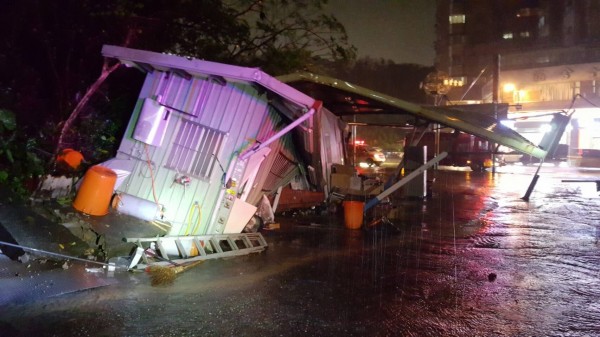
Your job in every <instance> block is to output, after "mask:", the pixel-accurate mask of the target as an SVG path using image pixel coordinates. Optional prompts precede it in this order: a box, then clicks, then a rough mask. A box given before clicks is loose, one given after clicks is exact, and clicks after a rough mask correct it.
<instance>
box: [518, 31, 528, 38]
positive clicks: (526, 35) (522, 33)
mask: <svg viewBox="0 0 600 337" xmlns="http://www.w3.org/2000/svg"><path fill="white" fill-rule="evenodd" d="M519 36H521V37H529V36H531V35H530V34H529V32H528V31H524V32H521V33H520V34H519Z"/></svg>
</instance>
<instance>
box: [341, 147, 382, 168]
mask: <svg viewBox="0 0 600 337" xmlns="http://www.w3.org/2000/svg"><path fill="white" fill-rule="evenodd" d="M348 149H349V151H348V157H349V158H350V160H351V161H352V160H353V159H355V160H354V162H355V165H360V164H361V163H365V164H367V165H368V166H373V165H377V166H380V165H381V164H383V163H384V162H385V159H386V158H385V154H383V150H382V149H380V148H378V147H372V146H366V145H356V146H352V145H350V146H348ZM355 149H356V158H354V150H355Z"/></svg>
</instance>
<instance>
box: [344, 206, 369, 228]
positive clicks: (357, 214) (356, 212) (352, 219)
mask: <svg viewBox="0 0 600 337" xmlns="http://www.w3.org/2000/svg"><path fill="white" fill-rule="evenodd" d="M364 208H365V203H364V202H362V201H344V221H345V224H346V228H349V229H359V228H360V227H361V226H362V223H363V211H364Z"/></svg>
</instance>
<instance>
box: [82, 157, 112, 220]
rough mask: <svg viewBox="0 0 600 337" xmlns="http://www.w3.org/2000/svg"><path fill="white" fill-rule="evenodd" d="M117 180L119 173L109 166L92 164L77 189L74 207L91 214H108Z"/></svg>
mask: <svg viewBox="0 0 600 337" xmlns="http://www.w3.org/2000/svg"><path fill="white" fill-rule="evenodd" d="M116 182H117V174H116V173H115V172H114V171H113V170H111V169H109V168H108V167H104V166H100V165H96V166H92V167H91V168H90V169H89V170H87V172H86V173H85V176H83V181H82V182H81V186H80V187H79V191H77V196H76V197H75V201H73V208H75V209H76V210H78V211H80V212H82V213H85V214H89V215H106V213H108V206H109V205H110V198H111V197H112V194H113V189H114V188H115V183H116Z"/></svg>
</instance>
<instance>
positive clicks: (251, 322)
mask: <svg viewBox="0 0 600 337" xmlns="http://www.w3.org/2000/svg"><path fill="white" fill-rule="evenodd" d="M533 171H534V168H532V167H513V168H500V169H499V170H498V172H497V173H496V174H495V175H492V174H491V173H489V172H484V173H473V172H452V171H451V172H448V171H437V172H435V173H434V175H435V178H436V181H435V184H434V186H433V194H432V198H431V199H428V200H425V201H409V200H393V201H392V203H391V204H390V205H384V206H382V207H379V208H378V209H376V210H375V211H374V212H373V214H371V216H373V217H375V218H377V217H380V216H386V217H387V218H388V219H389V221H390V223H389V224H380V225H378V226H376V227H373V228H370V229H369V230H348V229H345V228H344V226H343V224H342V222H341V221H340V217H339V216H337V217H336V216H314V215H311V214H300V213H298V214H295V216H293V217H292V216H289V217H286V218H284V217H279V218H277V220H278V221H279V222H280V223H281V226H282V228H281V229H280V230H278V231H271V232H264V235H265V238H266V240H267V242H268V243H269V248H268V250H267V251H265V252H262V253H258V254H253V255H249V256H243V257H236V258H230V259H221V260H210V261H206V262H205V263H203V264H201V265H199V266H198V267H195V268H193V269H190V270H188V271H186V272H184V273H182V274H181V275H179V276H178V278H177V279H176V281H175V283H174V284H173V285H171V286H165V287H153V286H151V285H150V280H149V278H148V275H146V274H145V273H128V272H122V273H115V274H114V275H113V276H112V277H109V278H108V279H110V282H108V283H110V284H109V285H105V286H102V287H98V288H93V289H88V290H82V291H78V292H75V293H68V294H62V295H60V294H59V295H56V296H52V297H48V298H42V299H38V300H35V301H25V302H21V303H8V304H6V305H3V306H2V307H1V308H0V335H6V336H594V335H599V336H600V324H598V323H597V322H598V321H600V304H598V299H599V298H600V243H598V238H599V236H600V235H599V234H598V227H599V226H600V198H598V193H597V192H596V190H595V184H593V183H564V182H561V180H563V179H573V178H592V177H595V178H596V179H598V177H599V176H600V171H582V170H579V169H575V168H571V169H569V168H558V169H557V168H544V169H543V170H542V172H541V178H540V180H539V181H538V183H537V186H536V189H535V191H534V192H533V194H532V195H531V198H530V201H529V202H525V201H523V200H521V199H520V198H521V197H522V196H523V195H524V193H525V191H526V189H527V186H528V184H529V182H530V181H531V177H532V176H531V175H532V173H533ZM369 220H370V219H369ZM81 272H82V273H85V271H83V270H82V271H81ZM99 277H101V278H104V277H107V276H105V275H104V274H99Z"/></svg>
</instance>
